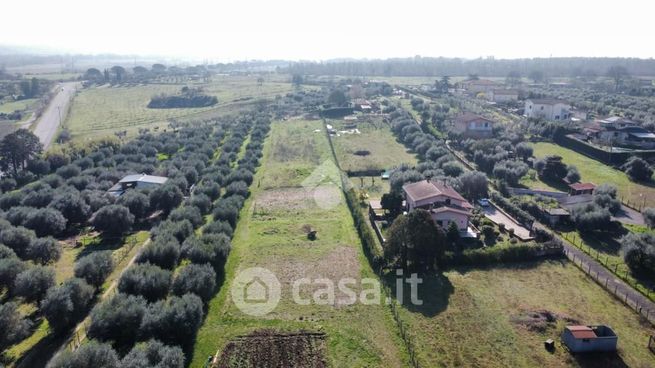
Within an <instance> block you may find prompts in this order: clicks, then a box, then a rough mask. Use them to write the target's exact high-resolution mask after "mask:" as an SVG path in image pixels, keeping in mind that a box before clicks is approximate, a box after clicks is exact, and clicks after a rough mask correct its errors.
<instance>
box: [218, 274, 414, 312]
mask: <svg viewBox="0 0 655 368" xmlns="http://www.w3.org/2000/svg"><path fill="white" fill-rule="evenodd" d="M395 276H396V279H395V280H394V286H395V288H394V289H395V292H394V294H395V295H394V297H395V299H396V301H398V302H400V303H403V302H404V300H405V299H404V298H405V291H406V290H405V289H406V288H407V287H409V303H411V304H412V305H419V306H420V305H423V301H422V300H421V299H420V298H419V296H418V287H419V285H420V284H422V283H423V279H422V278H420V277H418V275H417V274H416V273H412V274H410V275H409V277H406V276H405V274H404V272H403V270H402V269H398V270H396V272H395ZM287 288H288V289H289V290H283V288H282V284H281V283H280V281H279V280H278V278H277V277H276V276H275V274H274V273H273V272H271V271H270V270H268V269H266V268H262V267H253V268H248V269H245V270H243V271H241V272H239V274H238V275H237V277H236V278H235V280H234V282H233V283H232V286H231V288H230V292H231V296H232V301H233V302H234V304H235V305H236V307H237V308H238V309H239V310H240V311H241V312H243V313H245V314H247V315H251V316H264V315H267V314H269V313H271V312H274V311H275V308H276V307H277V305H278V304H279V303H280V300H281V299H282V295H283V294H284V295H285V296H286V295H288V296H289V297H290V300H291V301H292V302H293V303H295V304H297V305H335V306H336V305H338V306H348V305H354V304H361V305H381V304H390V303H391V302H392V299H391V297H390V296H386V297H383V295H384V292H383V291H384V288H383V286H382V284H381V283H380V281H379V280H378V279H377V278H359V279H358V278H354V277H343V278H340V279H338V280H332V279H329V278H320V277H319V278H311V277H302V278H298V279H296V280H293V281H292V282H291V283H290V285H288V286H287Z"/></svg>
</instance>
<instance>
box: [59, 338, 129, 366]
mask: <svg viewBox="0 0 655 368" xmlns="http://www.w3.org/2000/svg"><path fill="white" fill-rule="evenodd" d="M118 359H119V358H118V354H116V352H115V351H114V349H112V347H111V346H110V345H108V344H99V343H97V342H95V341H91V342H89V343H88V344H83V345H82V346H80V347H79V349H77V350H75V351H74V352H70V351H69V350H68V349H65V350H64V351H63V352H62V353H61V354H59V355H57V356H56V357H55V358H54V359H53V361H52V363H50V364H49V365H48V368H118V367H121V364H119V360H118Z"/></svg>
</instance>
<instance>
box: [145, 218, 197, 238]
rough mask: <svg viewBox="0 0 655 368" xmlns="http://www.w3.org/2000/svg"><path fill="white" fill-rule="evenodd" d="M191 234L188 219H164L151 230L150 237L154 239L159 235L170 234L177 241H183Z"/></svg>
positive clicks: (191, 229)
mask: <svg viewBox="0 0 655 368" xmlns="http://www.w3.org/2000/svg"><path fill="white" fill-rule="evenodd" d="M191 234H193V225H191V223H190V222H189V221H188V220H182V221H178V222H173V221H171V220H166V221H164V222H162V223H161V224H159V226H157V227H156V228H155V229H154V230H153V231H152V237H153V238H155V239H156V238H158V237H160V236H166V235H172V236H174V237H175V238H176V239H177V241H179V242H182V241H184V239H186V238H187V237H189V235H191Z"/></svg>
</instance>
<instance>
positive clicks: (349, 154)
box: [328, 116, 418, 171]
mask: <svg viewBox="0 0 655 368" xmlns="http://www.w3.org/2000/svg"><path fill="white" fill-rule="evenodd" d="M360 118H362V117H361V116H360ZM354 123H355V124H354V126H355V127H356V128H355V129H356V130H354V132H353V130H345V129H346V128H345V126H346V125H348V121H344V120H329V122H328V124H331V125H332V126H334V128H335V129H336V130H337V131H339V134H338V135H337V136H333V137H332V144H333V145H334V150H335V152H336V154H337V159H338V160H339V166H341V169H342V170H344V171H369V170H370V171H376V170H377V171H384V170H388V169H390V168H392V167H395V166H399V165H400V164H403V163H407V164H409V165H410V166H414V165H416V164H417V163H418V160H417V159H416V155H415V154H413V153H411V152H408V150H407V148H405V146H403V145H402V144H401V143H399V142H398V141H397V140H396V137H395V136H394V135H393V133H392V132H391V125H390V123H387V122H384V121H383V120H382V118H381V117H366V116H364V117H363V119H361V120H358V121H354ZM343 131H347V132H345V133H344V132H343ZM350 132H353V133H350Z"/></svg>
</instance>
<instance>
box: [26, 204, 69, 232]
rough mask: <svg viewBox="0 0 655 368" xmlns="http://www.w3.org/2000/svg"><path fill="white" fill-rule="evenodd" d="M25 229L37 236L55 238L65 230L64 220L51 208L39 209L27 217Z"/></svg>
mask: <svg viewBox="0 0 655 368" xmlns="http://www.w3.org/2000/svg"><path fill="white" fill-rule="evenodd" d="M25 227H26V228H28V229H32V230H34V231H35V232H36V235H37V236H47V235H55V236H56V235H59V234H61V232H62V231H64V229H66V219H65V218H64V215H62V214H61V212H59V211H57V210H55V209H53V208H40V209H37V210H34V211H32V212H30V213H29V214H28V215H27V217H26V218H25Z"/></svg>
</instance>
